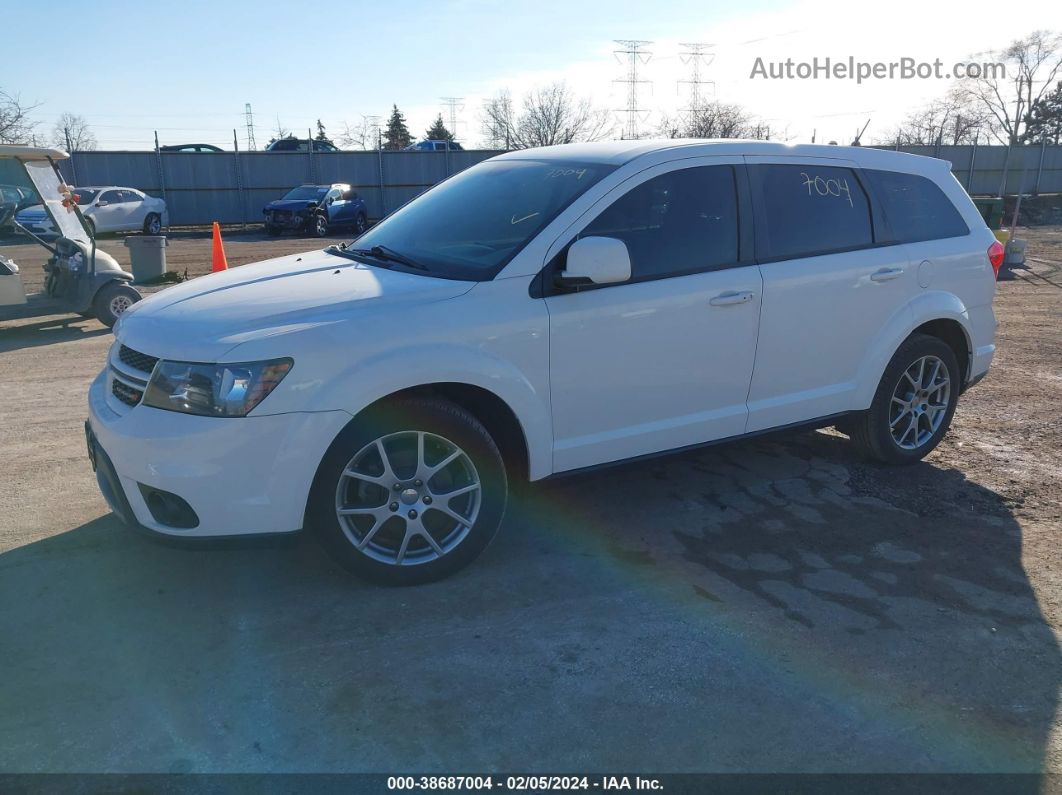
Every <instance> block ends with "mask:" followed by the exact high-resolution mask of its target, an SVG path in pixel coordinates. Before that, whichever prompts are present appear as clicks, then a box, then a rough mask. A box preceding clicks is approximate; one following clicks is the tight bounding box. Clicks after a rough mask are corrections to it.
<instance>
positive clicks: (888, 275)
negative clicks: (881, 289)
mask: <svg viewBox="0 0 1062 795" xmlns="http://www.w3.org/2000/svg"><path fill="white" fill-rule="evenodd" d="M902 275H903V268H882V269H881V270H880V271H875V272H874V273H872V274H870V280H871V281H872V282H887V281H889V280H890V279H897V278H899V277H900V276H902Z"/></svg>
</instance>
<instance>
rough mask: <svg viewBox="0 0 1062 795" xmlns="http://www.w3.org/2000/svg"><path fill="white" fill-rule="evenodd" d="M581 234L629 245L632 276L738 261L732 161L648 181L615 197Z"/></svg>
mask: <svg viewBox="0 0 1062 795" xmlns="http://www.w3.org/2000/svg"><path fill="white" fill-rule="evenodd" d="M579 236H580V237H590V236H600V237H614V238H618V239H619V240H622V241H623V242H624V243H626V244H627V250H628V251H629V252H630V257H631V281H637V280H643V281H644V280H647V279H662V278H665V277H668V276H678V275H681V274H685V273H695V272H698V271H706V270H712V269H715V268H720V267H725V266H727V265H731V264H733V263H735V262H737V259H738V214H737V190H736V187H735V182H734V168H733V167H732V166H698V167H694V168H684V169H679V170H677V171H669V172H668V173H666V174H661V175H660V176H658V177H653V178H652V179H649V180H646V181H645V182H643V183H642V184H641V185H638V186H636V187H634V188H632V189H631V190H630V191H628V192H627V193H626V194H624V195H623V196H621V197H620V198H619V199H617V200H616V201H615V202H614V203H613V204H611V205H610V206H609V207H608V208H607V209H605V210H604V211H603V212H602V213H601V214H600V215H599V216H598V217H597V218H595V219H594V220H593V221H591V222H590V224H589V225H588V226H587V227H586V228H585V229H583V231H582V232H581V233H580V235H579Z"/></svg>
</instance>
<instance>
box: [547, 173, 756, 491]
mask: <svg viewBox="0 0 1062 795" xmlns="http://www.w3.org/2000/svg"><path fill="white" fill-rule="evenodd" d="M743 180H744V173H743V169H742V168H741V159H740V158H739V157H734V158H725V157H700V158H689V159H685V160H682V161H678V162H672V163H667V164H664V165H661V166H656V167H653V168H650V169H647V170H645V171H643V172H642V173H640V174H638V175H636V176H634V177H631V179H629V180H628V181H627V182H626V183H624V184H623V185H621V186H620V187H618V188H617V189H616V190H615V191H613V193H612V194H610V195H609V196H606V197H605V198H603V199H602V200H601V201H600V202H599V203H598V204H597V205H596V206H595V207H594V208H592V209H591V210H590V211H588V213H587V214H586V215H585V216H584V217H583V218H582V219H580V221H579V222H578V223H577V224H576V226H575V228H574V229H573V230H572V233H569V235H568V237H567V239H566V240H564V239H562V240H561V241H558V243H560V244H562V245H564V246H565V247H566V246H567V245H568V244H569V243H570V242H571V240H572V239H575V238H578V237H587V236H602V237H612V238H617V239H620V240H622V241H624V243H626V245H627V248H628V251H629V253H630V257H631V269H632V276H631V280H630V281H628V282H623V283H621V284H611V285H604V286H595V287H589V288H575V289H567V290H563V289H555V288H551V287H548V286H547V289H546V298H545V301H546V307H547V309H548V310H549V317H550V400H551V404H552V410H553V428H554V455H553V460H554V468H555V470H556V471H563V470H568V469H575V468H579V467H585V466H591V465H594V464H598V463H603V462H607V461H616V460H619V459H623V458H630V457H633V456H639V455H644V454H647V453H654V452H659V451H661V450H670V449H674V448H679V447H684V446H687V445H693V444H698V443H701V442H706V441H710V440H713V439H719V438H723V437H727V436H734V435H737V434H740V433H742V432H743V431H744V429H745V421H746V415H747V411H746V407H745V398H746V396H747V394H748V388H749V379H750V377H751V375H752V365H753V361H754V358H755V351H756V329H757V325H758V322H759V305H760V290H761V285H760V274H759V270H758V269H757V267H756V265H755V264H754V263H753V262H752V256H751V254H752V252H751V234H749V232H750V231H751V230H750V229H749V227H748V219H747V213H744V212H739V207H742V206H747V183H745V182H743ZM739 191H740V192H739ZM743 232H745V234H743ZM562 267H563V251H562V252H561V253H560V254H558V255H557V257H555V258H554V259H553V261H552V262H551V264H550V265H549V266H547V269H546V271H545V272H544V274H543V275H544V277H545V278H544V280H543V281H544V283H545V284H546V285H551V284H552V279H551V274H552V272H553V270H555V269H560V268H562Z"/></svg>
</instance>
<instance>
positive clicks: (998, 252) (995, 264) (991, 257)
mask: <svg viewBox="0 0 1062 795" xmlns="http://www.w3.org/2000/svg"><path fill="white" fill-rule="evenodd" d="M1004 253H1005V251H1004V248H1003V244H1002V243H1000V242H999V241H998V240H996V241H993V243H992V245H991V246H989V247H988V261H989V262H990V263H992V272H993V273H995V275H996V278H997V279H998V278H999V268H1000V266H1002V265H1003V255H1004Z"/></svg>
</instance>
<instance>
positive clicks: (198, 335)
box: [118, 251, 475, 362]
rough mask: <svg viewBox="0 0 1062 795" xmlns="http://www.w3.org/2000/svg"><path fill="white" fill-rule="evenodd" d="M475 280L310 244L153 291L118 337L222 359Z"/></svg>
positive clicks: (167, 353) (141, 346) (161, 350)
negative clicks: (377, 263)
mask: <svg viewBox="0 0 1062 795" xmlns="http://www.w3.org/2000/svg"><path fill="white" fill-rule="evenodd" d="M474 286H475V282H464V281H454V280H452V279H438V278H433V277H431V276H422V275H419V274H413V273H402V272H400V271H391V270H386V269H384V268H377V267H373V266H370V265H365V264H362V263H359V262H354V261H353V260H349V259H346V258H344V257H338V256H335V255H334V254H328V253H326V252H324V251H311V252H308V253H305V254H293V255H291V256H288V257H280V258H278V259H273V260H267V261H265V262H258V263H253V264H250V265H242V266H240V267H236V268H232V269H231V270H227V271H222V272H220V273H213V274H210V275H209V276H201V277H199V278H197V279H192V280H191V281H187V282H184V283H183V284H178V285H176V286H174V287H170V288H167V289H165V290H163V291H161V292H158V293H155V294H154V295H152V296H150V297H148V298H146V299H144V300H143V301H140V302H139V303H137V304H134V306H133V307H132V308H131V309H129V310H127V311H126V313H125V315H124V316H123V318H122V321H121V325H120V327H119V330H118V338H119V339H120V340H121V341H122V343H123V344H125V345H128V346H129V347H131V348H134V349H136V350H138V351H142V352H144V353H148V354H150V355H152V356H159V357H161V358H164V359H177V360H184V361H203V362H212V361H221V360H222V358H223V357H224V356H225V354H226V353H227V352H228V351H231V350H232V349H233V348H234V347H236V346H237V345H240V344H242V343H245V342H250V341H252V340H260V339H263V338H265V337H270V336H276V335H281V334H288V333H293V332H298V331H304V330H307V329H310V328H314V327H317V326H324V325H329V324H335V323H350V322H358V321H359V320H360V319H361V318H363V317H364V316H365V315H366V314H367V313H369V312H371V311H374V310H377V309H380V308H382V307H385V306H386V307H392V306H395V305H402V306H403V310H402V311H408V309H409V307H413V306H416V305H417V304H424V303H429V302H434V301H442V300H446V299H448V298H455V297H457V296H459V295H463V294H464V293H467V292H468V291H469V290H471V289H472V287H474ZM352 333H353V332H352ZM278 355H280V354H278Z"/></svg>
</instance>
